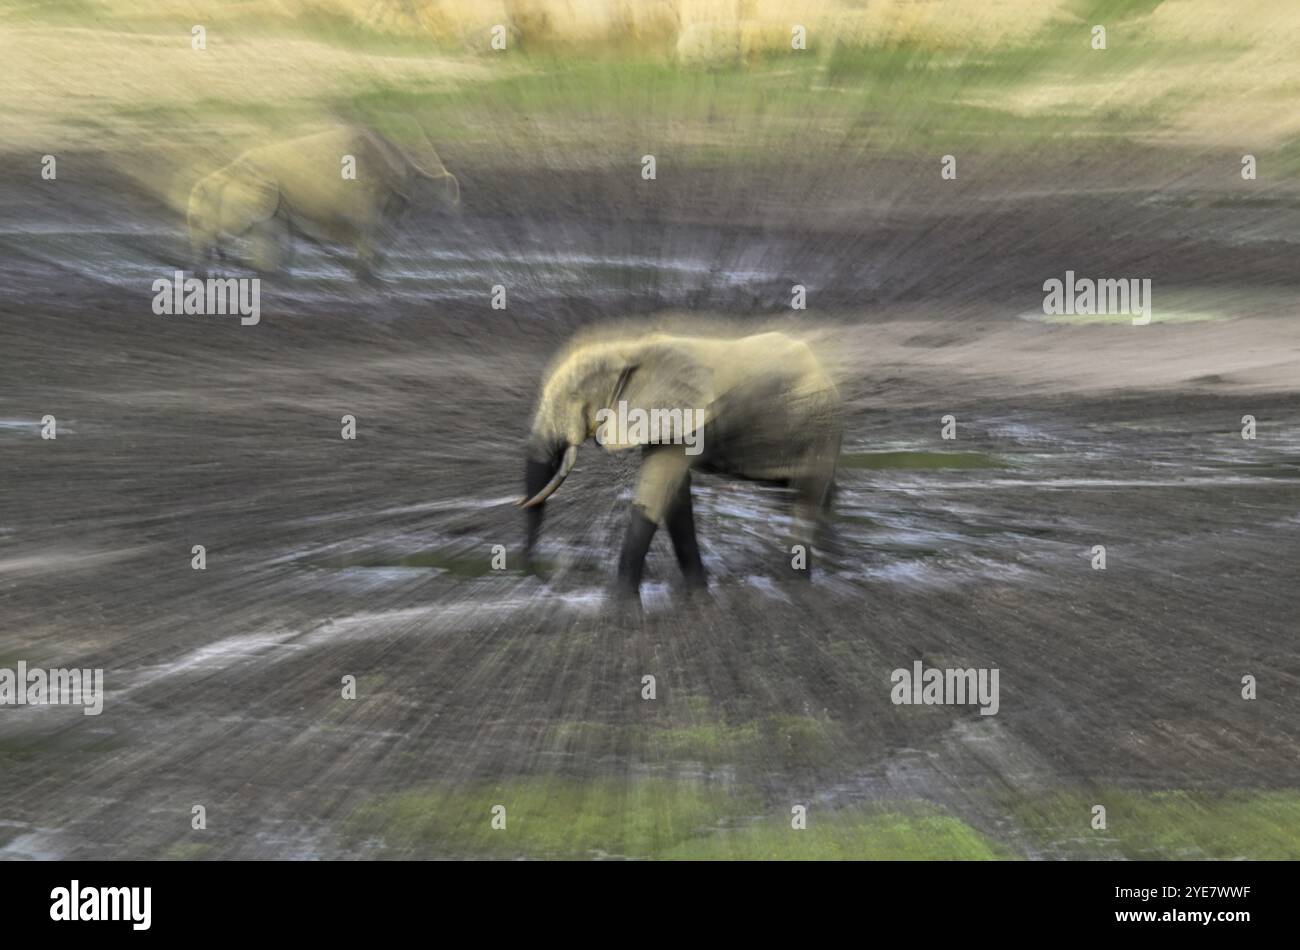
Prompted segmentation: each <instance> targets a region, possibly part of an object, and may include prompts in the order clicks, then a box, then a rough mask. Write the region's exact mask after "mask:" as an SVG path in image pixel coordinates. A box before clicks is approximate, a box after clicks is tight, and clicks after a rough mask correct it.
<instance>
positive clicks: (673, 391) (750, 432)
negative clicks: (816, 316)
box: [524, 333, 841, 597]
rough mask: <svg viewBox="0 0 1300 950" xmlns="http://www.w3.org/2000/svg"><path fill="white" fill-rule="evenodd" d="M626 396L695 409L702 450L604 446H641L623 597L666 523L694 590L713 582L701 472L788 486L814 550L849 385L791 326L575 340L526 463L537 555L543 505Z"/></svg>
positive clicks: (622, 567)
mask: <svg viewBox="0 0 1300 950" xmlns="http://www.w3.org/2000/svg"><path fill="white" fill-rule="evenodd" d="M620 403H622V404H624V406H625V407H631V408H634V409H642V410H646V411H647V412H653V411H659V412H671V411H672V410H686V409H690V410H692V416H691V418H692V419H693V420H696V424H695V429H694V431H693V433H692V434H693V435H694V436H695V444H696V445H697V446H698V449H699V451H698V453H697V454H691V453H690V452H688V451H687V447H686V446H684V445H682V444H673V443H666V442H664V441H662V440H659V441H656V440H654V439H647V438H636V437H630V438H624V439H614V440H611V439H609V438H605V439H604V440H603V441H602V446H603V447H604V448H605V449H606V450H607V451H613V452H618V451H623V450H627V449H631V448H639V449H640V450H641V452H642V465H641V473H640V476H639V478H638V481H637V487H636V490H635V492H634V495H633V502H632V512H631V518H630V523H629V527H628V533H627V535H626V537H625V539H624V545H623V551H622V554H621V556H620V561H619V573H618V581H617V585H616V588H617V590H618V592H619V593H620V594H623V595H628V596H631V597H635V596H636V595H637V591H638V589H639V586H640V581H641V573H642V567H643V563H644V560H645V555H646V552H647V550H648V549H649V545H650V540H651V538H652V537H653V535H654V533H655V529H656V528H657V527H658V526H660V525H663V526H665V527H667V528H668V531H669V534H670V536H671V539H672V542H673V548H674V551H675V552H676V554H677V559H678V563H679V565H680V566H681V568H682V571H683V573H684V575H685V576H686V580H687V584H688V586H697V587H702V586H704V584H705V579H704V568H703V564H702V563H701V560H700V555H699V549H698V544H697V541H696V537H695V525H694V514H693V511H692V507H691V498H690V483H691V474H692V472H709V473H713V474H719V475H724V476H729V477H733V478H741V479H747V480H754V481H763V482H775V483H780V484H783V485H787V486H789V487H790V488H791V489H793V491H794V499H795V514H796V516H797V517H796V525H797V526H798V528H797V530H798V531H799V532H800V534H801V538H800V540H801V541H802V542H803V543H804V544H805V547H806V548H809V549H810V548H811V546H812V542H813V540H814V535H815V534H818V533H820V532H819V529H820V527H821V525H822V521H823V518H822V513H823V511H824V509H825V507H826V506H827V505H828V504H829V502H830V498H831V492H832V487H833V485H834V479H835V469H836V464H837V462H838V459H839V451H840V440H841V401H840V396H839V392H838V390H837V388H836V386H835V384H834V383H833V382H832V380H831V379H830V377H829V376H828V375H827V374H826V373H825V371H824V370H823V369H822V366H821V364H820V363H819V361H818V360H817V358H816V356H815V355H814V354H813V352H812V350H811V349H810V348H809V347H808V346H807V345H806V344H805V343H803V342H802V341H800V340H797V339H794V338H792V337H790V336H788V335H786V334H783V333H764V334H758V335H755V336H748V337H739V338H734V339H726V338H698V337H686V336H670V335H666V334H651V335H647V336H643V337H636V338H632V339H626V340H614V341H605V342H600V343H590V344H587V345H580V346H576V347H574V348H572V349H571V350H570V352H569V353H568V354H566V356H565V357H564V358H562V359H561V360H560V361H559V362H558V363H557V365H556V367H555V369H554V370H553V371H552V372H551V374H550V376H549V378H548V380H547V382H546V384H545V386H544V388H543V391H542V396H541V399H540V400H539V403H538V408H537V413H536V415H535V417H534V421H533V427H532V432H531V434H530V436H529V443H528V450H527V455H528V459H527V462H526V465H525V490H526V492H527V496H526V499H525V502H524V505H525V507H526V508H527V509H528V516H529V524H528V536H527V541H526V550H527V552H528V554H529V556H531V551H532V548H533V546H534V544H535V543H536V540H537V537H538V532H539V530H540V526H541V520H542V516H541V510H542V508H541V506H542V504H543V503H544V502H545V501H546V498H547V497H549V495H550V494H551V493H552V492H554V491H555V490H556V489H557V488H558V486H559V483H560V482H561V481H562V480H563V478H564V477H565V476H566V475H567V474H568V470H569V469H570V468H571V467H572V465H573V464H574V460H575V459H576V453H577V448H576V447H577V446H578V445H580V444H582V443H583V442H585V441H586V440H587V439H588V438H593V437H595V438H597V440H598V441H601V438H600V429H599V426H598V422H599V419H600V417H601V414H602V411H604V410H609V411H610V412H613V411H614V410H615V409H616V407H618V405H619V404H620ZM605 417H606V418H608V413H606V415H605ZM784 550H785V549H783V548H774V551H775V552H778V553H779V552H782V551H784ZM788 556H789V555H788V553H787V554H784V555H783V557H788ZM803 576H807V572H806V571H805V572H804V574H803Z"/></svg>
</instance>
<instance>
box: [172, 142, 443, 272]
mask: <svg viewBox="0 0 1300 950" xmlns="http://www.w3.org/2000/svg"><path fill="white" fill-rule="evenodd" d="M429 152H430V157H431V158H432V160H433V163H432V164H430V165H429V167H427V168H426V167H421V166H420V165H417V164H416V163H415V162H414V161H412V160H411V159H410V158H409V157H408V156H407V155H406V154H405V153H404V152H402V151H401V150H400V149H399V148H398V147H397V146H396V145H394V144H393V143H392V142H389V141H388V140H387V139H385V138H383V137H382V136H380V135H377V134H376V133H374V132H369V131H366V130H363V129H354V128H337V129H331V130H330V131H327V132H320V133H317V134H315V135H309V136H306V137H303V138H297V139H292V140H290V141H286V142H279V143H276V144H274V145H267V146H263V147H261V148H255V149H250V150H249V151H247V152H245V153H244V154H242V155H240V156H239V157H238V158H237V159H235V160H234V161H233V162H231V163H230V164H229V165H226V166H225V167H224V168H220V169H218V170H217V171H215V172H213V173H212V174H210V175H208V176H207V177H206V178H203V179H202V180H200V181H199V182H198V184H196V185H195V186H194V189H193V191H192V192H191V193H190V202H189V214H188V224H189V236H190V246H191V248H192V250H193V252H194V255H195V263H196V266H197V267H199V268H205V267H206V266H207V265H208V263H209V262H210V261H211V260H212V259H213V257H214V256H217V257H219V256H224V255H223V253H222V251H223V247H222V242H223V240H224V239H226V238H231V237H234V238H244V239H247V240H251V241H252V242H253V252H252V262H253V264H254V266H256V267H257V268H258V269H259V270H264V271H274V270H278V269H280V268H281V267H283V266H286V265H287V264H288V262H289V257H290V255H291V253H292V242H293V236H294V235H295V234H301V235H303V236H304V237H307V238H310V239H312V240H314V241H317V242H320V243H322V244H323V245H329V244H343V245H347V246H349V247H351V248H352V249H353V250H354V251H355V254H356V256H355V259H353V260H352V261H351V265H352V267H353V268H354V269H355V270H356V271H357V272H358V274H360V275H361V276H362V277H370V276H372V275H373V273H374V269H375V267H376V266H377V264H378V262H379V252H380V248H381V247H382V246H383V245H384V244H385V243H386V242H387V241H388V239H389V238H390V237H391V233H392V229H393V226H394V225H395V224H396V223H397V221H398V220H399V219H400V218H401V216H402V214H403V213H404V212H405V211H406V210H407V209H409V208H410V207H412V206H416V205H421V204H423V203H424V202H425V200H426V196H431V197H433V198H435V199H440V200H441V201H443V202H445V203H446V204H448V205H456V204H458V203H459V202H460V185H459V183H458V182H457V181H456V176H455V175H453V174H451V173H450V172H449V171H447V169H446V168H444V167H443V166H442V162H441V161H440V160H439V159H438V158H437V156H436V155H434V154H433V152H432V149H430V150H429ZM349 172H351V174H349Z"/></svg>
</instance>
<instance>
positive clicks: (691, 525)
mask: <svg viewBox="0 0 1300 950" xmlns="http://www.w3.org/2000/svg"><path fill="white" fill-rule="evenodd" d="M665 523H666V524H667V526H668V536H669V537H670V538H672V542H673V553H674V554H676V555H677V566H678V567H680V568H681V569H682V577H684V578H686V589H687V590H704V589H705V588H707V587H708V586H709V584H708V580H707V579H706V576H705V573H704V562H703V561H702V560H701V559H700V545H699V541H698V539H697V538H696V535H695V512H694V510H693V507H692V505H691V475H690V472H687V473H686V477H685V478H684V479H682V485H681V488H679V489H678V490H677V494H676V496H675V497H674V498H673V502H672V504H671V505H670V506H669V508H668V515H667V518H666V519H665Z"/></svg>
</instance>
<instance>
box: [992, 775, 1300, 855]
mask: <svg viewBox="0 0 1300 950" xmlns="http://www.w3.org/2000/svg"><path fill="white" fill-rule="evenodd" d="M1094 805H1103V806H1104V807H1105V808H1106V828H1105V829H1104V830H1093V828H1092V825H1091V822H1092V807H1093V806H1094ZM1012 811H1013V814H1014V817H1015V819H1016V820H1017V822H1018V823H1019V824H1021V825H1022V826H1023V827H1024V828H1025V829H1026V830H1027V832H1028V834H1029V836H1030V838H1031V839H1032V840H1033V841H1034V842H1035V843H1036V845H1037V846H1038V847H1039V849H1041V850H1042V851H1043V853H1045V854H1047V855H1049V856H1060V857H1069V858H1110V859H1113V858H1127V859H1131V860H1143V859H1159V860H1171V859H1191V860H1207V859H1210V860H1219V861H1234V860H1241V859H1248V860H1256V861H1295V860H1297V859H1300V793H1296V792H1290V791H1285V792H1244V791H1239V792H1228V793H1208V792H1183V791H1169V792H1157V793H1154V794H1144V793H1140V792H1124V791H1105V792H1098V793H1096V794H1094V795H1090V796H1085V795H1081V794H1072V793H1058V794H1053V795H1048V796H1045V797H1043V798H1038V799H1034V800H1030V801H1022V802H1019V803H1017V804H1016V805H1015V806H1014V808H1013V809H1012Z"/></svg>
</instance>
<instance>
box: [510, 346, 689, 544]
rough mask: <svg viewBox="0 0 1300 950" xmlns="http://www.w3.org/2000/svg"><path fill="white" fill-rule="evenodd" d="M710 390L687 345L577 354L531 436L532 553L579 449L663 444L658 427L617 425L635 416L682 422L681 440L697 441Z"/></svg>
mask: <svg viewBox="0 0 1300 950" xmlns="http://www.w3.org/2000/svg"><path fill="white" fill-rule="evenodd" d="M713 389H714V387H713V371H712V369H711V368H710V367H709V366H708V365H706V363H705V362H704V361H703V360H701V359H700V358H698V356H697V354H696V353H695V352H694V350H693V349H692V347H691V346H690V344H689V341H687V340H682V339H672V338H663V337H653V336H652V337H646V338H644V339H642V340H631V341H619V342H606V343H589V344H586V345H581V346H578V347H576V348H574V349H572V350H571V351H570V352H569V353H568V355H567V356H565V357H564V358H562V359H561V360H560V361H559V362H558V363H557V364H556V366H555V368H554V370H553V371H552V372H551V374H550V376H549V377H548V378H547V380H546V383H545V384H544V386H543V388H542V395H541V398H540V400H539V401H538V405H537V412H536V414H535V415H534V418H533V424H532V430H531V432H530V433H529V437H528V443H527V448H526V459H525V464H524V490H525V496H524V498H523V499H521V500H520V502H519V504H520V506H521V507H523V508H524V509H526V511H527V513H528V538H527V548H526V549H527V551H528V552H529V553H531V551H532V549H533V546H534V544H535V543H536V540H537V535H538V532H539V530H540V527H541V521H542V505H543V503H544V502H545V501H546V499H547V498H549V497H550V496H551V495H552V494H554V492H555V491H556V489H558V488H559V487H560V484H561V483H562V482H563V481H564V479H565V478H567V477H568V475H569V472H570V471H572V469H573V466H574V463H575V462H576V461H577V457H578V447H579V446H580V445H582V444H583V443H584V442H586V441H587V440H588V439H591V438H595V439H596V440H597V442H598V443H599V444H600V445H601V446H602V447H603V448H604V449H606V450H607V451H611V452H614V451H621V450H625V449H629V448H634V447H636V446H642V445H649V444H653V443H655V442H661V441H665V439H664V438H663V436H664V434H665V433H664V432H663V431H661V430H660V429H656V428H654V427H646V428H644V429H641V430H637V429H636V428H635V427H627V426H622V425H619V424H618V422H617V420H618V419H620V418H623V419H627V418H629V417H630V418H633V419H635V418H637V417H638V412H640V413H644V414H645V415H644V416H642V417H641V418H654V419H659V420H663V421H664V422H667V421H668V420H669V419H673V420H684V422H685V428H686V429H688V430H689V431H685V430H681V431H680V434H682V435H685V436H687V437H690V436H692V435H694V436H696V438H697V439H698V433H699V432H700V430H701V429H702V427H703V425H704V424H705V422H706V421H707V419H708V414H709V407H710V406H711V404H712V402H713V398H714V392H713ZM620 404H621V408H620ZM688 410H689V414H688ZM620 413H621V415H620Z"/></svg>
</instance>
